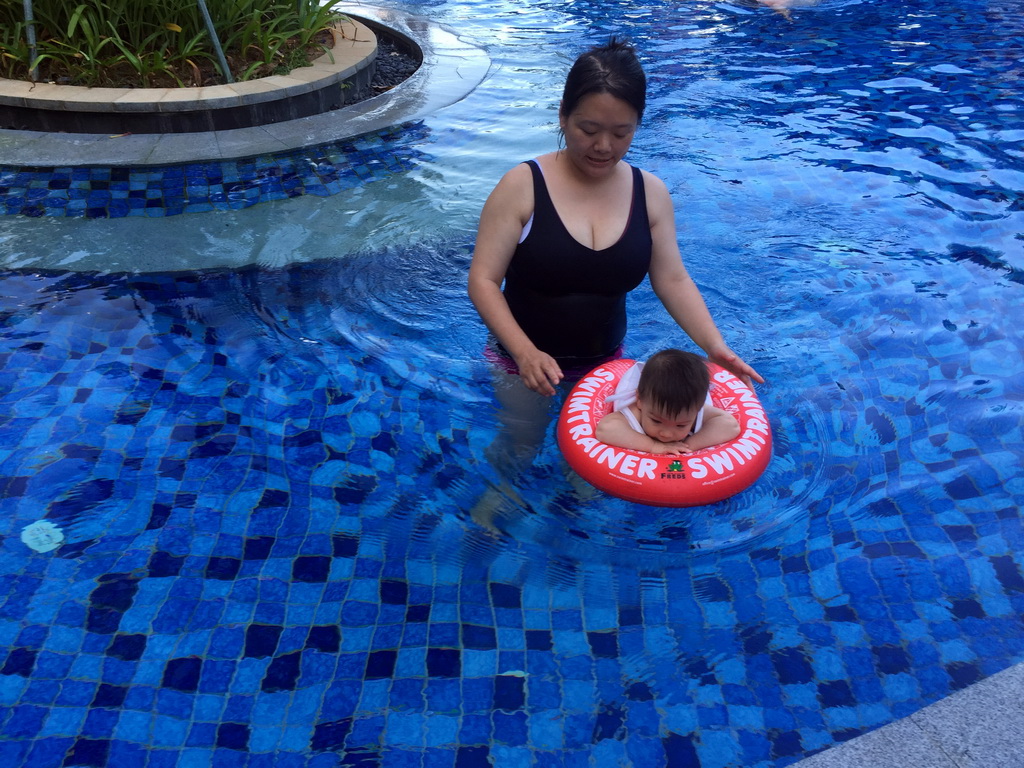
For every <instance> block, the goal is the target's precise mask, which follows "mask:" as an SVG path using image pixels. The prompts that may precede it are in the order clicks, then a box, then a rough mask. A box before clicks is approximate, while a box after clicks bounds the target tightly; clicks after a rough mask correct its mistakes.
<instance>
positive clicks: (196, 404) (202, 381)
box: [0, 263, 1024, 768]
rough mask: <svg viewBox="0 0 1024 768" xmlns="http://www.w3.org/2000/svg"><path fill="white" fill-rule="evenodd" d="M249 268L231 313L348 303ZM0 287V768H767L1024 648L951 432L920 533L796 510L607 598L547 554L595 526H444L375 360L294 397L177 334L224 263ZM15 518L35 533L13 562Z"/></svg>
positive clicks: (989, 522) (305, 280) (230, 281)
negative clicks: (51, 538)
mask: <svg viewBox="0 0 1024 768" xmlns="http://www.w3.org/2000/svg"><path fill="white" fill-rule="evenodd" d="M252 274H253V276H255V271H253V273H252ZM269 274H270V273H268V272H267V271H266V270H264V271H262V272H261V273H260V279H261V280H262V281H263V283H264V285H268V284H269V285H270V286H274V287H272V289H271V291H270V293H269V294H263V297H262V299H261V300H260V301H259V302H258V304H257V305H258V307H259V311H260V312H263V313H266V314H267V315H268V316H273V317H276V318H278V319H279V320H281V321H283V319H284V318H291V321H293V322H297V323H299V324H300V325H301V318H302V317H303V316H304V313H308V312H309V311H310V308H311V307H312V306H314V305H315V302H316V299H315V298H314V296H317V295H319V294H318V293H317V291H318V290H320V288H319V287H320V286H325V285H326V286H330V285H344V284H346V275H345V273H344V265H340V264H334V263H328V264H317V265H296V266H293V267H289V268H287V269H284V270H280V271H279V272H278V273H277V275H276V278H275V279H274V280H270V281H269V283H268V275H269ZM2 287H3V290H4V292H5V294H6V295H8V296H11V297H18V296H21V297H33V302H34V303H33V305H32V306H33V308H32V309H31V311H29V310H27V309H26V310H22V311H18V312H7V313H5V315H4V316H3V332H2V338H3V342H4V346H3V350H2V352H0V392H4V393H9V394H7V395H6V396H5V397H4V399H3V400H2V401H0V413H2V414H3V424H2V430H0V438H2V444H0V447H2V448H3V450H4V453H5V458H4V459H3V462H2V464H0V470H2V474H3V477H4V480H3V483H4V484H3V487H2V493H0V495H2V502H0V503H2V508H3V515H2V522H0V525H2V526H3V527H2V530H0V535H3V541H2V543H0V547H2V549H0V553H2V557H3V562H4V563H5V572H4V573H3V574H2V576H0V648H3V649H4V653H3V657H2V658H0V703H2V704H3V706H4V709H3V713H2V714H0V764H4V765H31V766H41V767H43V766H58V765H60V766H105V765H114V766H118V765H136V764H137V765H146V766H172V765H174V766H178V765H184V766H191V765H239V766H241V765H245V766H282V765H285V766H287V765H296V766H300V765H301V766H307V765H308V766H321V765H323V766H328V765H331V766H334V765H345V766H417V767H418V768H428V767H429V768H433V767H434V766H445V768H452V767H453V766H455V767H457V768H473V767H475V766H488V765H491V764H493V763H494V762H495V761H496V762H500V763H501V764H503V765H504V764H508V765H510V766H527V765H530V766H532V765H544V766H591V765H600V766H604V765H635V766H648V765H650V766H655V765H670V766H694V767H696V766H703V768H710V767H712V766H717V767H724V766H735V765H742V766H774V765H784V764H787V763H789V762H792V761H794V760H796V759H798V758H800V757H802V756H803V755H804V754H806V753H807V752H810V751H814V750H816V749H820V748H824V747H827V746H829V745H830V744H833V743H837V742H842V741H846V740H848V739H850V738H852V737H854V736H856V735H858V734H860V733H862V732H864V731H865V730H867V729H870V728H873V727H875V726H877V725H881V724H884V723H886V722H888V721H890V720H892V719H893V718H894V717H899V716H901V715H905V714H909V713H911V712H913V711H915V710H917V709H918V708H919V707H920V706H921V705H922V704H923V703H927V702H929V701H933V700H936V699H939V698H941V697H943V696H946V695H947V694H949V693H951V692H953V691H956V690H959V689H962V688H964V687H965V686H968V685H970V684H971V683H973V682H975V681H977V680H980V679H981V678H983V677H986V676H988V675H991V674H993V673H995V672H997V671H999V670H1000V669H1002V668H1004V667H1005V666H1007V665H1008V664H1009V663H1010V662H1011V661H1012V660H1014V659H1017V658H1020V657H1021V656H1022V655H1024V633H1022V632H1021V626H1020V616H1021V615H1022V612H1024V576H1022V572H1021V565H1020V562H1019V560H1018V557H1019V556H1018V555H1017V554H1016V553H1019V552H1021V551H1024V531H1022V527H1021V522H1020V517H1019V514H1018V512H1017V510H1016V509H1015V508H1010V507H1006V508H1002V509H993V508H992V507H991V505H990V504H989V503H988V502H987V501H986V495H987V494H989V493H991V489H992V488H993V487H994V484H996V483H998V482H1000V479H999V475H998V472H997V470H996V469H994V468H993V467H992V466H991V465H989V464H988V463H986V462H984V461H978V456H977V453H978V451H977V449H976V448H974V447H972V446H970V445H968V444H966V443H958V444H957V446H956V447H955V451H954V453H952V454H950V453H948V452H947V451H946V450H945V449H944V448H943V447H942V446H943V441H942V440H941V439H940V438H939V436H937V435H936V436H933V437H932V438H931V439H928V438H926V439H925V440H924V442H923V443H920V444H919V443H917V442H915V443H913V445H912V446H911V449H912V450H915V451H923V450H927V451H931V452H932V453H931V454H929V457H928V466H929V467H930V469H928V470H927V471H928V472H933V473H935V476H936V477H939V478H943V479H942V482H941V483H940V484H938V485H937V487H936V489H935V490H936V493H937V494H938V499H937V500H934V501H933V502H932V504H931V507H930V512H929V514H928V515H926V516H922V515H921V514H920V513H919V512H917V511H915V510H913V509H911V508H909V507H908V508H907V509H906V510H901V509H900V508H898V507H896V506H894V504H895V503H896V502H893V501H892V500H891V499H888V498H879V500H878V501H876V502H874V503H872V504H870V505H868V507H867V509H868V510H870V515H868V516H866V517H864V518H857V517H850V516H846V515H845V514H844V513H843V512H842V500H841V498H840V497H839V496H837V497H836V498H835V499H821V500H820V501H819V502H818V503H814V504H812V505H811V506H812V508H811V511H810V514H811V517H810V519H808V520H807V529H806V531H803V532H801V530H800V529H799V527H797V528H795V529H791V530H790V531H789V532H788V534H787V535H786V536H785V537H784V538H783V539H782V540H778V541H774V542H766V543H765V544H763V545H762V546H759V547H756V548H754V549H751V550H749V551H746V552H742V553H733V554H729V553H722V554H721V555H720V556H706V557H701V556H699V554H695V555H694V556H693V558H692V559H690V560H689V562H688V563H681V562H679V560H678V558H675V562H676V564H677V565H676V567H673V568H670V569H659V568H652V569H644V568H637V567H636V566H635V565H632V566H631V565H628V564H627V565H624V566H622V567H615V568H612V569H611V570H610V573H611V574H612V575H610V576H609V575H607V574H606V576H605V578H610V579H611V580H610V581H608V582H607V583H605V582H602V581H601V580H600V579H601V578H602V577H601V571H602V569H601V568H594V569H591V568H588V566H586V565H585V564H581V563H575V564H574V563H573V562H571V561H568V560H564V559H558V558H552V556H551V553H552V552H564V553H568V552H571V551H572V550H571V549H570V548H569V545H568V544H565V542H569V541H572V540H574V539H575V540H577V542H585V541H586V540H588V539H589V540H591V541H594V540H596V537H597V535H598V533H599V531H598V530H597V529H596V528H594V527H592V526H593V525H596V523H594V522H593V521H590V520H587V519H586V518H585V517H584V518H574V517H572V516H571V515H568V513H569V512H570V511H571V504H570V503H569V502H566V503H567V504H570V506H566V507H565V513H566V515H568V516H566V517H562V516H561V515H559V514H558V512H557V507H556V509H555V512H554V513H553V514H554V516H553V517H544V516H542V518H540V519H539V520H536V519H533V518H532V517H527V518H524V520H523V521H522V522H521V524H522V525H524V526H526V529H525V530H527V531H529V530H530V528H529V526H531V525H534V524H537V523H540V524H542V526H547V527H546V528H543V529H542V531H541V533H543V534H544V535H541V533H537V532H535V535H533V537H532V539H531V538H530V537H529V536H524V538H523V542H524V543H522V544H521V546H523V547H524V548H523V549H517V548H515V547H511V548H508V547H507V544H506V543H501V542H498V541H496V540H493V539H490V538H489V537H488V536H487V535H485V534H484V533H483V532H482V531H479V530H477V529H475V528H474V527H473V526H472V524H470V523H469V522H468V521H466V520H465V519H464V512H460V510H464V509H465V508H466V505H465V494H466V491H467V489H468V491H470V492H473V491H474V489H475V491H477V492H478V491H480V490H482V487H483V484H482V482H481V481H480V479H479V478H476V477H475V476H474V471H473V467H474V464H475V460H474V456H473V453H472V448H471V445H470V443H471V442H472V441H471V439H470V436H469V434H467V432H466V429H465V424H466V422H464V421H462V420H460V419H457V418H453V414H452V413H450V412H449V408H448V406H447V405H443V404H440V403H439V402H438V401H437V400H435V399H434V398H432V397H429V396H426V395H425V394H424V392H423V391H421V390H419V389H417V388H414V387H410V386H409V383H408V381H407V380H405V379H404V378H402V377H400V376H397V375H396V374H395V373H394V372H393V371H391V370H390V369H389V368H387V367H386V366H385V365H383V364H382V363H381V362H380V361H379V360H376V359H375V358H373V357H361V356H359V355H358V354H355V353H354V350H348V349H344V348H343V349H342V350H340V352H339V358H340V359H341V360H342V361H345V362H343V363H342V364H341V365H340V366H339V367H338V368H337V369H332V373H331V374H330V375H325V373H324V370H323V367H322V364H318V363H317V361H318V358H316V357H315V356H314V355H312V354H311V353H305V352H303V351H302V350H301V349H298V350H296V349H292V348H289V349H286V350H280V351H278V352H277V353H272V354H271V356H270V357H265V354H266V350H263V349H262V348H261V342H260V341H259V340H258V339H253V338H252V337H251V333H250V331H249V330H247V329H249V328H251V326H250V325H249V324H248V322H247V320H246V318H245V317H244V316H241V317H234V319H231V318H230V317H229V316H222V315H219V314H218V313H215V312H214V313H212V316H222V317H226V318H228V321H222V322H221V323H218V324H208V323H206V322H205V321H203V320H202V319H201V318H202V317H203V316H205V315H206V314H207V313H209V312H210V310H211V308H212V307H217V306H224V307H231V306H234V307H236V308H237V307H241V306H249V307H253V306H254V305H253V304H252V295H251V291H252V285H251V284H250V282H249V280H248V277H247V272H246V271H242V272H241V273H238V272H230V273H228V272H208V273H197V274H185V273H179V274H174V275H160V274H150V275H145V276H139V277H132V276H126V275H108V276H99V275H88V274H81V275H75V274H63V275H45V274H43V275H36V274H19V273H8V274H6V275H4V277H3V281H2ZM275 296H276V297H277V298H275ZM199 307H203V308H204V309H203V310H202V311H197V310H198V308H199ZM250 311H256V310H255V309H250ZM140 312H141V313H142V314H141V316H140ZM313 314H315V315H319V314H321V313H320V312H314V313H313ZM140 319H141V320H142V322H140ZM879 333H882V329H881V328H880V329H879ZM334 343H339V342H337V341H335V342H334ZM360 381H363V382H364V383H363V384H360V383H359V382H360ZM368 382H370V383H368ZM1007 386H1009V383H1008V382H1007ZM14 393H17V394H16V395H15V394H14ZM876 402H878V401H876ZM927 418H928V414H927V412H926V411H925V410H924V409H921V408H917V407H914V406H913V403H909V404H907V403H901V404H900V405H899V412H897V411H895V410H894V411H893V412H890V413H882V412H879V411H877V410H874V409H873V408H869V409H867V410H866V411H865V412H864V414H863V419H864V424H863V428H864V429H869V430H872V431H873V433H874V435H875V436H876V439H877V441H878V443H879V444H880V445H882V446H886V448H885V449H884V450H883V451H882V452H881V453H880V454H879V455H878V457H877V461H875V460H871V461H864V460H863V457H861V459H862V460H861V461H860V463H859V465H856V464H850V465H849V466H847V465H844V464H842V463H836V464H834V469H835V470H836V471H840V470H841V471H843V472H848V473H849V474H850V478H851V482H862V483H866V482H871V481H870V478H871V477H872V476H873V474H872V473H873V472H874V468H873V467H872V465H874V464H878V463H879V462H881V463H882V464H885V463H887V462H889V461H896V460H897V459H898V457H897V452H898V450H899V449H898V448H897V442H896V441H897V438H896V435H897V434H898V433H903V431H904V430H903V429H902V427H897V426H894V425H895V424H901V423H902V422H903V421H905V420H909V422H910V424H911V427H910V429H909V430H907V432H908V433H909V434H920V433H921V425H923V424H924V422H925V421H926V420H927ZM913 425H918V426H913ZM790 437H791V438H792V439H793V442H794V443H796V444H800V443H804V444H805V445H807V444H809V441H808V440H807V436H806V435H800V434H792V435H790ZM988 437H991V435H988ZM958 440H959V438H958ZM926 446H930V447H929V448H927V449H926ZM790 450H791V449H790V448H788V447H787V446H786V444H785V443H783V444H780V446H779V447H778V449H777V454H776V461H778V462H782V463H785V462H786V461H787V460H788V459H789V458H791V456H790ZM803 460H806V461H809V462H814V461H815V460H816V454H815V453H814V451H813V450H811V449H807V448H806V447H805V448H803V449H802V450H801V461H803ZM956 461H960V462H967V463H970V464H971V466H972V470H974V471H973V478H972V479H968V477H967V476H964V475H961V474H959V473H956V472H955V471H954V472H953V473H952V474H950V472H951V470H953V469H954V462H956ZM858 466H859V467H860V468H859V469H858ZM908 471H909V470H908ZM926 476H927V475H924V477H926ZM907 480H908V478H907V477H904V481H907ZM844 492H845V493H846V494H847V495H848V492H849V489H846V490H845V491H844V489H843V488H838V489H837V493H844ZM471 495H472V493H470V496H471ZM833 508H835V509H836V510H838V511H837V512H833ZM641 515H642V513H641V512H639V511H638V512H637V513H636V516H637V519H638V520H640V519H642V518H641ZM44 516H45V517H46V519H47V520H50V521H51V522H53V523H54V524H56V525H58V526H59V527H60V529H61V530H62V531H64V533H65V535H66V537H67V540H66V542H65V543H64V544H63V546H61V547H60V548H59V549H57V550H55V551H53V552H49V553H33V552H31V551H30V550H29V549H28V548H27V547H26V546H25V545H24V544H23V543H22V542H21V541H20V539H19V532H20V531H21V529H22V528H23V527H24V526H25V525H27V524H28V523H30V522H32V521H33V520H36V519H39V518H41V517H44ZM713 522H714V523H715V524H717V525H721V526H723V527H724V528H729V527H730V526H732V525H735V524H736V523H742V522H743V518H742V516H739V517H735V518H730V517H729V516H728V515H725V516H724V517H723V518H722V519H719V520H717V521H713ZM566 526H568V528H566ZM558 535H562V536H563V538H564V541H559V540H558V539H557V538H552V537H557V536H558ZM453 542H454V543H459V546H460V547H463V548H464V549H463V550H462V551H461V553H460V552H453V551H452V549H451V547H452V546H453ZM531 542H533V546H534V547H535V548H534V549H531V548H530V546H531ZM681 543H683V542H682V541H681V540H680V533H679V531H678V530H676V529H673V530H669V529H667V528H664V527H662V528H661V529H660V533H659V534H658V535H653V534H652V535H650V536H645V537H644V538H643V541H642V542H639V541H638V542H637V543H636V544H635V545H634V546H633V547H632V553H631V552H630V550H627V549H626V548H623V550H622V552H623V555H622V556H623V557H627V558H628V557H633V558H637V562H639V558H641V557H643V558H651V557H654V558H656V557H658V552H659V551H661V552H663V553H671V552H673V551H675V549H676V545H677V544H681ZM517 546H518V545H517ZM595 552H596V550H595ZM630 562H632V561H630ZM591 578H593V579H596V580H597V581H594V582H589V579H591Z"/></svg>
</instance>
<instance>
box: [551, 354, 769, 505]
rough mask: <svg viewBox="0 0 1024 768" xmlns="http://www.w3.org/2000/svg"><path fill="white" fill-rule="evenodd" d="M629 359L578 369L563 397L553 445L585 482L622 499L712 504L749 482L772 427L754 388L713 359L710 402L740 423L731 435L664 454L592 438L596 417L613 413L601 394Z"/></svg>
mask: <svg viewBox="0 0 1024 768" xmlns="http://www.w3.org/2000/svg"><path fill="white" fill-rule="evenodd" d="M634 362H635V361H633V360H613V361H611V362H608V363H603V364H602V365H599V366H598V367H597V368H595V369H594V370H592V371H591V372H590V373H588V374H587V375H586V376H584V377H583V378H582V379H581V380H580V381H579V383H578V384H576V386H575V387H573V388H572V391H571V392H570V393H569V397H568V398H567V399H566V401H565V404H564V405H563V406H562V413H561V416H560V417H559V419H558V446H559V448H561V449H562V453H563V454H564V455H565V458H566V461H568V462H569V466H571V467H572V468H573V469H574V470H576V472H577V473H578V474H579V475H580V477H582V478H583V479H584V480H586V481H587V482H588V483H590V484H591V485H593V486H595V487H597V488H599V489H601V490H602V491H605V492H606V493H610V494H611V495H612V496H618V497H619V498H621V499H626V500H627V501H635V502H639V503H640V504H650V505H652V506H658V507H695V506H699V505H702V504H712V503H714V502H716V501H721V500H722V499H725V498H728V497H729V496H732V495H733V494H736V493H739V492H740V491H742V490H744V489H745V488H747V487H749V486H750V485H751V484H752V483H753V482H754V481H755V480H757V478H758V477H760V476H761V473H762V472H764V469H765V467H767V466H768V460H769V459H770V458H771V454H772V433H771V427H770V426H769V425H768V419H767V417H766V416H765V413H764V408H762V407H761V403H760V401H759V400H758V399H757V395H755V394H754V390H752V389H751V388H750V387H748V386H747V385H746V384H744V383H743V382H742V381H741V380H740V379H739V378H737V377H736V376H734V375H733V374H732V373H730V372H729V371H727V370H725V369H724V368H722V367H721V366H718V365H716V364H715V363H711V362H709V363H708V369H709V372H710V373H711V402H712V403H713V404H714V405H715V407H716V408H721V409H722V410H723V411H728V412H729V413H731V414H732V415H733V416H735V417H736V420H737V421H738V422H739V425H740V434H739V436H738V437H737V438H736V439H735V440H730V441H729V442H726V443H722V444H721V445H715V446H712V447H710V448H703V449H701V450H699V451H694V452H693V453H684V454H679V455H675V456H662V455H656V454H653V453H647V452H645V451H632V450H629V449H626V448H615V447H613V446H610V445H607V444H606V443H602V442H600V441H599V440H598V439H597V438H596V437H594V432H595V428H596V427H597V422H598V421H600V420H601V418H602V417H603V416H605V415H606V414H608V413H610V412H611V410H612V409H611V405H606V404H605V399H606V398H607V397H609V396H610V395H612V394H614V393H615V388H616V386H618V383H619V379H621V378H622V375H623V374H624V373H625V372H626V371H627V370H629V369H630V368H631V367H632V366H633V363H634Z"/></svg>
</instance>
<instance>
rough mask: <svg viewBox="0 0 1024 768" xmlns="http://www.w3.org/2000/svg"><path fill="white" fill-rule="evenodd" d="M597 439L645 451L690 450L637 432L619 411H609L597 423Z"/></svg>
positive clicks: (660, 452)
mask: <svg viewBox="0 0 1024 768" xmlns="http://www.w3.org/2000/svg"><path fill="white" fill-rule="evenodd" d="M702 431H703V430H702ZM597 439H598V440H600V441H601V442H602V443H607V444H608V445H613V446H615V447H616V448H628V449H629V450H631V451H646V452H647V453H657V454H665V453H688V452H689V451H690V450H691V449H690V448H688V447H687V446H686V445H685V444H684V443H663V442H661V441H659V440H655V439H654V438H653V437H648V436H647V435H645V434H644V433H642V432H637V431H636V430H635V429H633V428H632V427H631V426H630V425H629V422H628V421H626V417H625V416H623V415H622V414H621V413H609V414H608V415H607V416H605V417H604V418H603V419H601V420H600V421H599V422H598V423H597Z"/></svg>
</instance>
